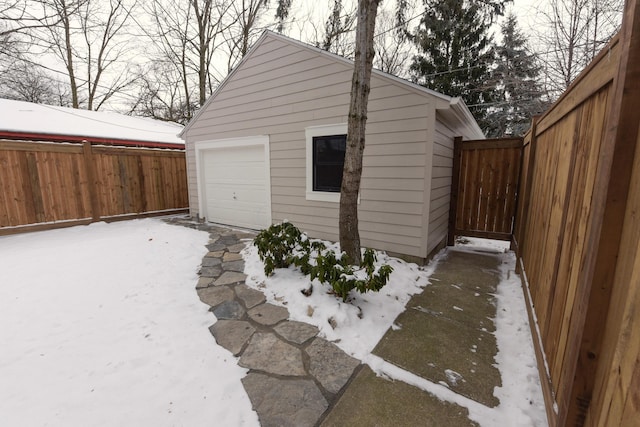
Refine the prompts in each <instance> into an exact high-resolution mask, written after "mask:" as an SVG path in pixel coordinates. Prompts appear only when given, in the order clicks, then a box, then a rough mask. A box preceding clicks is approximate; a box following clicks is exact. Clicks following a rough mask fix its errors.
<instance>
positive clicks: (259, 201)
mask: <svg viewBox="0 0 640 427" xmlns="http://www.w3.org/2000/svg"><path fill="white" fill-rule="evenodd" d="M200 156H201V162H202V163H201V164H202V172H203V173H202V174H201V177H202V179H203V183H204V185H203V187H202V192H203V194H202V195H203V196H204V197H203V198H204V200H203V208H204V216H205V218H206V219H207V221H210V222H217V223H221V224H228V225H235V226H239V227H246V228H254V229H261V228H265V227H268V226H269V225H270V223H271V207H270V197H269V192H270V188H269V182H268V177H269V175H268V169H267V168H268V165H267V161H266V159H265V157H266V156H265V145H240V146H224V147H219V148H218V147H216V148H209V149H203V150H202V151H201V152H200Z"/></svg>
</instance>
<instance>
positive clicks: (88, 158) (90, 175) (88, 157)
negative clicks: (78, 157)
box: [82, 141, 101, 222]
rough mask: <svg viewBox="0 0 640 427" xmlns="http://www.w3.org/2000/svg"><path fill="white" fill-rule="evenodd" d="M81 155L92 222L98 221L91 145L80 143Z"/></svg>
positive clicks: (98, 206) (98, 212)
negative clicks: (85, 174)
mask: <svg viewBox="0 0 640 427" xmlns="http://www.w3.org/2000/svg"><path fill="white" fill-rule="evenodd" d="M82 154H83V159H84V168H85V171H86V173H87V182H88V185H87V190H88V191H89V202H90V204H91V219H92V221H94V222H96V221H100V216H101V215H100V200H99V199H98V189H97V188H96V187H97V186H96V173H95V168H94V165H93V151H92V150H91V143H90V142H89V141H84V142H83V143H82Z"/></svg>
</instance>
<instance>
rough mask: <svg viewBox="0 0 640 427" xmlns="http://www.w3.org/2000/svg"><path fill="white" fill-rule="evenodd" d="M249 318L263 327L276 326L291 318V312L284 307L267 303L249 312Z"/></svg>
mask: <svg viewBox="0 0 640 427" xmlns="http://www.w3.org/2000/svg"><path fill="white" fill-rule="evenodd" d="M248 314H249V317H250V318H251V320H253V321H254V322H258V323H260V324H261V325H275V324H276V323H278V322H280V321H282V320H284V319H286V318H287V317H289V310H287V309H286V308H284V307H278V306H277V305H273V304H269V303H265V304H260V305H259V306H257V307H254V308H252V309H251V310H249V313H248Z"/></svg>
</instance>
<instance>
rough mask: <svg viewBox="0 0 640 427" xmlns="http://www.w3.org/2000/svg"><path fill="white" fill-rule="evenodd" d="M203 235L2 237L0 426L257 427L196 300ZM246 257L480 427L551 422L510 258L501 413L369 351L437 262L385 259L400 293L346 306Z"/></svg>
mask: <svg viewBox="0 0 640 427" xmlns="http://www.w3.org/2000/svg"><path fill="white" fill-rule="evenodd" d="M207 239H208V234H207V233H205V232H200V231H195V230H191V229H187V228H183V227H178V226H171V225H167V224H165V223H164V222H162V221H161V220H158V219H145V220H135V221H126V222H118V223H111V224H105V223H97V224H92V225H90V226H81V227H73V228H68V229H60V230H53V231H45V232H38V233H28V234H23V235H16V236H7V237H0V342H1V343H2V351H0V420H2V423H1V424H2V425H11V426H14V425H16V426H17V425H19V426H44V425H48V426H85V425H91V426H101V425H105V426H107V425H108V426H114V425H117V426H146V425H153V426H174V425H184V426H205V425H225V426H241V425H257V424H258V419H257V415H256V414H255V412H253V411H252V409H251V404H250V402H249V399H248V397H247V395H246V393H245V392H244V389H243V387H242V384H241V382H240V379H241V378H242V377H243V376H244V375H245V374H246V372H247V371H246V370H245V369H243V368H240V367H239V366H238V365H237V360H236V359H235V358H234V357H233V356H232V355H231V354H230V353H229V352H228V351H226V350H224V349H223V348H221V347H219V346H217V345H216V344H215V341H214V339H213V338H212V337H211V335H210V333H209V331H208V329H207V328H208V327H209V326H210V325H211V324H212V323H213V322H214V321H215V317H214V316H213V314H211V313H210V312H208V311H207V306H206V305H204V304H202V303H201V302H200V301H199V299H198V296H197V294H196V292H195V283H196V281H197V275H196V271H197V269H198V265H199V264H200V261H201V260H202V257H203V255H204V254H205V252H206V248H205V247H204V245H205V244H206V242H207ZM471 244H478V243H477V242H475V243H474V242H471ZM479 244H480V245H482V242H481V243H479ZM244 255H245V261H246V270H245V272H246V273H247V274H248V275H249V279H248V284H249V285H251V286H254V287H256V288H258V289H261V290H262V291H263V292H264V293H265V294H266V295H267V298H268V299H269V300H270V301H272V302H274V303H276V304H280V305H286V306H287V308H288V309H289V311H290V313H291V318H292V319H295V320H301V321H305V322H308V323H312V324H315V325H317V326H318V327H319V328H320V330H321V334H322V335H323V336H324V337H326V338H327V339H329V340H332V341H336V342H337V344H338V345H339V346H340V347H342V348H343V349H344V350H345V351H346V352H347V353H349V354H352V355H353V356H355V357H357V358H359V359H360V360H362V361H364V362H365V363H369V364H370V365H371V366H372V368H373V369H374V370H376V371H377V372H379V373H384V374H385V375H387V376H390V377H393V378H397V379H400V380H403V381H406V382H409V383H411V384H414V385H416V386H418V387H420V388H423V389H425V390H427V391H430V392H432V393H434V394H436V395H438V396H439V397H440V398H442V399H445V400H451V401H455V402H456V403H459V404H461V405H463V406H465V407H468V408H469V411H470V414H471V417H472V418H473V419H474V420H477V421H479V422H480V424H481V425H482V426H502V425H522V426H525V425H526V426H529V425H530V426H541V425H544V424H545V416H544V408H543V406H542V397H541V394H540V391H539V389H540V386H539V381H538V376H537V371H536V370H535V360H534V356H533V348H532V344H531V338H530V334H529V328H528V325H527V319H526V312H525V311H524V300H523V298H522V292H521V291H520V290H519V283H518V282H517V281H518V280H519V279H518V278H517V276H515V275H513V274H509V271H510V270H512V269H513V265H512V264H513V256H512V255H511V254H504V255H502V256H503V257H504V258H503V259H504V261H505V264H503V283H501V284H500V286H499V289H498V304H499V306H498V313H499V315H498V318H497V319H496V322H497V329H498V332H497V335H498V346H499V354H498V357H497V362H498V366H499V368H500V371H501V373H502V375H503V384H504V385H503V387H502V388H501V389H497V390H496V395H497V396H498V397H499V398H500V399H501V402H502V403H501V405H500V406H499V407H498V408H495V409H488V408H485V407H484V406H482V405H479V404H475V402H470V401H469V399H466V400H465V399H460V398H459V396H458V395H455V393H452V392H450V391H449V390H446V389H444V388H443V387H441V386H438V385H437V384H432V383H428V382H426V381H425V380H422V379H420V378H415V377H412V376H411V375H410V374H409V373H407V372H404V371H402V370H398V369H394V367H392V366H386V365H385V364H384V363H383V361H380V360H378V359H376V358H375V357H374V356H372V355H371V354H370V352H371V350H372V349H373V347H374V346H375V345H376V343H377V342H378V340H379V339H380V338H381V337H382V335H383V334H384V332H385V331H386V329H387V328H388V327H390V326H392V324H393V320H394V319H395V317H396V316H397V314H399V313H400V312H401V311H402V310H404V305H405V304H406V303H407V301H408V300H409V298H410V296H411V295H412V294H414V293H416V292H420V291H421V289H422V288H423V287H424V286H427V285H428V283H429V275H430V274H431V273H432V272H433V270H434V269H435V267H436V265H437V262H438V259H437V258H436V259H435V260H434V261H433V262H432V263H431V264H429V265H428V266H426V267H418V266H417V265H415V264H409V263H405V262H403V261H400V260H397V259H393V258H388V257H386V256H382V257H381V259H379V262H385V263H388V264H390V265H392V266H393V267H394V269H395V271H394V273H393V274H392V278H393V282H394V286H393V288H391V287H388V288H383V290H382V291H381V292H380V293H372V294H367V295H359V294H358V295H355V299H354V301H352V303H351V304H343V303H342V302H341V301H339V300H338V299H337V298H335V297H334V296H331V295H328V294H327V292H326V289H324V290H323V289H321V288H320V287H319V286H317V285H316V286H314V292H313V294H312V295H311V297H309V298H307V297H304V296H303V295H302V294H301V293H300V289H301V288H302V287H304V286H305V285H307V284H308V280H307V279H306V278H304V277H303V276H301V275H300V274H299V273H297V272H295V271H293V270H279V271H278V273H277V274H276V275H275V276H274V277H272V278H268V279H267V278H265V277H264V273H263V271H262V267H261V264H260V262H259V260H258V257H257V253H256V251H255V248H253V247H249V248H247V249H246V250H245V253H244ZM510 263H511V264H510ZM503 309H504V310H503ZM361 317H362V318H361ZM328 318H333V319H334V321H335V325H336V327H335V329H334V328H332V327H331V326H330V325H329V324H328V322H327V319H328ZM438 387H440V388H438ZM443 389H444V390H443ZM458 400H459V401H458Z"/></svg>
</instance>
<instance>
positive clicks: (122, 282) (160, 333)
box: [0, 219, 258, 427]
mask: <svg viewBox="0 0 640 427" xmlns="http://www.w3.org/2000/svg"><path fill="white" fill-rule="evenodd" d="M207 241H208V233H205V232H200V231H195V230H191V229H187V228H183V227H177V226H171V225H168V224H165V223H163V222H162V221H160V220H157V219H145V220H136V221H126V222H118V223H111V224H105V223H96V224H92V225H89V226H81V227H73V228H68V229H60V230H52V231H44V232H37V233H28V234H23V235H16V236H7V237H0V343H2V347H1V350H0V425H3V426H21V427H29V426H206V425H225V426H239V425H257V424H258V417H257V414H256V413H255V412H253V411H252V409H251V403H250V401H249V398H248V397H247V395H246V393H245V391H244V388H243V387H242V384H241V382H240V379H241V378H242V377H243V376H244V375H245V373H246V369H244V368H240V367H239V366H238V365H237V361H236V359H235V358H234V357H233V356H232V355H231V354H230V353H229V352H228V351H227V350H225V349H223V348H221V347H219V346H217V345H216V344H215V341H214V339H213V337H212V336H211V334H210V333H209V331H208V329H207V328H208V327H209V326H210V325H211V324H213V323H214V321H215V317H214V316H213V314H211V313H210V312H208V310H207V309H208V306H206V305H204V304H203V303H201V302H200V300H199V299H198V296H197V294H196V291H195V284H196V282H197V279H198V277H197V275H196V272H197V270H198V266H199V264H200V262H201V261H202V257H203V256H204V254H205V253H206V251H207V249H206V248H205V247H204V245H205V244H206V243H207Z"/></svg>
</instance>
